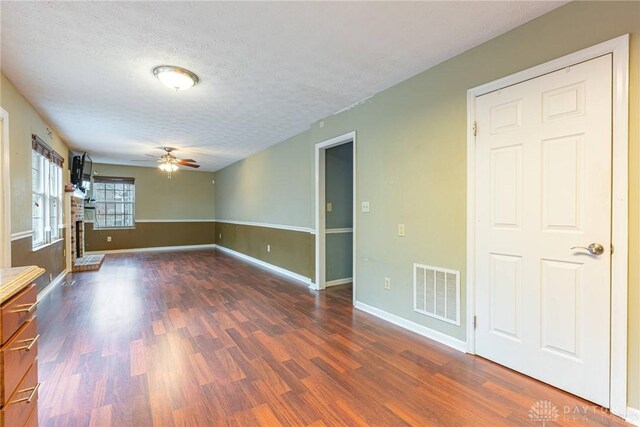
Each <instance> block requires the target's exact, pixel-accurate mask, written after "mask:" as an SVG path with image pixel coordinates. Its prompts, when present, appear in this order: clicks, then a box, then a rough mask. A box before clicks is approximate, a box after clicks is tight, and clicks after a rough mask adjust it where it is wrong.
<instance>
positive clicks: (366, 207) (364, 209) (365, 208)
mask: <svg viewBox="0 0 640 427" xmlns="http://www.w3.org/2000/svg"><path fill="white" fill-rule="evenodd" d="M362 212H369V202H362Z"/></svg>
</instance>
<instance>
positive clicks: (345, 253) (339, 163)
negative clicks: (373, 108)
mask: <svg viewBox="0 0 640 427" xmlns="http://www.w3.org/2000/svg"><path fill="white" fill-rule="evenodd" d="M325 200H326V202H327V203H331V204H332V210H331V212H329V211H327V209H326V206H325V228H326V229H327V230H330V229H335V228H352V227H353V143H348V144H342V145H338V146H337V147H332V148H329V149H327V150H326V151H325ZM352 276H353V233H336V234H327V235H326V239H325V280H326V281H327V282H329V281H332V280H339V279H347V278H350V277H352Z"/></svg>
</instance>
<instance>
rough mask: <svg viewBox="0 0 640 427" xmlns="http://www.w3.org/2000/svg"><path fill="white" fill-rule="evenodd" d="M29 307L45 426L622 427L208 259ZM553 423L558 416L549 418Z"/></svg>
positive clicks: (154, 262)
mask: <svg viewBox="0 0 640 427" xmlns="http://www.w3.org/2000/svg"><path fill="white" fill-rule="evenodd" d="M73 280H75V284H74V285H73V286H58V287H57V288H55V289H54V290H53V291H52V292H51V293H49V295H47V296H46V297H45V298H44V300H43V301H42V302H41V305H40V308H39V309H38V313H39V314H38V316H39V327H40V334H41V343H40V358H39V369H40V378H41V381H42V382H43V384H42V388H41V397H40V413H39V415H40V424H41V425H43V426H86V425H92V426H98V425H121V426H147V425H156V426H172V425H179V426H183V425H188V426H206V425H237V426H257V425H262V426H277V425H296V426H297V425H314V426H323V425H326V426H329V425H388V426H401V425H420V426H425V425H452V426H458V425H474V426H477V425H531V426H535V425H543V424H542V423H541V422H534V421H532V419H531V418H530V417H529V415H530V409H531V408H532V405H534V404H536V402H538V401H544V400H546V401H549V402H551V403H552V404H553V405H555V407H556V408H557V413H556V414H557V415H558V418H557V420H556V421H555V422H547V423H546V425H554V424H561V425H585V424H594V425H621V424H623V423H622V421H621V420H620V419H618V418H616V417H614V416H612V415H610V414H609V413H608V412H606V411H602V410H601V409H600V408H598V407H594V406H593V405H592V404H590V403H588V402H585V401H583V400H581V399H578V398H576V397H574V396H571V395H569V394H567V393H564V392H562V391H559V390H557V389H554V388H553V387H550V386H547V385H545V384H542V383H540V382H537V381H535V380H532V379H530V378H528V377H525V376H523V375H520V374H518V373H515V372H513V371H510V370H509V369H506V368H503V367H500V366H498V365H495V364H493V363H491V362H488V361H486V360H483V359H481V358H478V357H474V356H470V355H465V354H462V353H460V352H457V351H455V350H452V349H450V348H448V347H445V346H443V345H440V344H438V343H435V342H433V341H430V340H428V339H425V338H423V337H420V336H418V335H415V334H413V333H410V332H407V331H405V330H403V329H400V328H398V327H395V326H393V325H390V324H388V323H386V322H384V321H381V320H379V319H376V318H375V317H372V316H370V315H368V314H365V313H362V312H360V311H357V310H355V309H353V308H352V307H351V305H350V303H349V302H348V301H347V300H345V299H343V298H342V297H339V296H338V297H337V296H334V295H333V294H332V293H331V292H322V293H316V292H313V291H310V290H309V289H307V288H306V287H304V286H302V285H299V284H297V283H295V282H292V281H290V280H288V279H286V278H283V277H280V276H276V275H273V274H271V273H270V272H268V271H266V270H262V269H260V268H258V267H254V266H252V265H250V264H246V263H244V262H243V261H239V260H237V259H235V258H233V257H230V256H228V255H226V254H223V253H220V252H217V251H215V250H209V251H190V252H187V251H185V252H174V253H168V252H166V253H162V252H157V253H138V254H127V255H109V256H108V257H107V259H106V261H105V263H104V265H103V267H102V269H101V270H100V271H98V272H87V273H79V274H74V275H73ZM551 416H552V417H554V416H553V414H551Z"/></svg>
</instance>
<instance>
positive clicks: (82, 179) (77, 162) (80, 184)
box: [71, 153, 93, 191]
mask: <svg viewBox="0 0 640 427" xmlns="http://www.w3.org/2000/svg"><path fill="white" fill-rule="evenodd" d="M92 169H93V161H92V160H91V157H89V155H88V154H87V153H83V154H78V155H75V156H73V159H72V161H71V183H72V184H73V185H75V186H76V188H77V189H79V190H81V191H87V190H89V188H90V187H91V173H92Z"/></svg>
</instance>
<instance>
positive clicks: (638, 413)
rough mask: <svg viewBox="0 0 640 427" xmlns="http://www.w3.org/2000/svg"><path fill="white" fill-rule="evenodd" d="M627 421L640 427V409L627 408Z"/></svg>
mask: <svg viewBox="0 0 640 427" xmlns="http://www.w3.org/2000/svg"><path fill="white" fill-rule="evenodd" d="M625 421H626V422H628V423H631V424H633V425H634V426H640V409H636V408H627V418H626V419H625Z"/></svg>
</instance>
